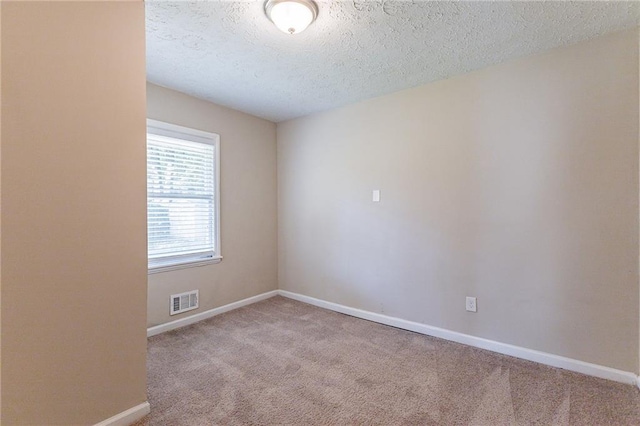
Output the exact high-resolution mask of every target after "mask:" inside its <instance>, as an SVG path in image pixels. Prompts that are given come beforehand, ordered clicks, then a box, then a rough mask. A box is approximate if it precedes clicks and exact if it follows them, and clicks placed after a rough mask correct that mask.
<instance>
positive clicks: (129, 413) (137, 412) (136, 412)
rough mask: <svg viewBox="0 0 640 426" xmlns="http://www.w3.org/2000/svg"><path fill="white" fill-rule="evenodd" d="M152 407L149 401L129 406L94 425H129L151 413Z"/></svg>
mask: <svg viewBox="0 0 640 426" xmlns="http://www.w3.org/2000/svg"><path fill="white" fill-rule="evenodd" d="M150 412H151V407H150V406H149V403H148V402H147V401H145V402H143V403H142V404H140V405H136V406H135V407H132V408H129V409H128V410H126V411H123V412H122V413H119V414H116V415H115V416H113V417H109V418H108V419H107V420H103V421H101V422H100V423H96V424H95V425H94V426H129V425H130V424H133V423H135V422H137V421H138V420H140V419H141V418H143V417H144V416H146V415H147V414H149V413H150Z"/></svg>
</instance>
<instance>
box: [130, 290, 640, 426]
mask: <svg viewBox="0 0 640 426" xmlns="http://www.w3.org/2000/svg"><path fill="white" fill-rule="evenodd" d="M148 376H149V378H148V388H149V390H148V393H149V402H150V403H151V414H150V415H148V416H147V417H145V418H144V419H142V420H141V421H139V422H138V423H136V425H137V426H147V425H163V426H165V425H166V426H169V425H189V426H191V425H194V426H195V425H214V424H216V425H240V424H246V425H354V424H358V425H361V424H367V425H374V424H379V425H492V426H493V425H533V424H535V425H640V391H638V389H637V388H636V387H634V386H630V385H623V384H619V383H615V382H610V381H606V380H600V379H595V378H591V377H588V376H583V375H580V374H576V373H571V372H567V371H564V370H560V369H555V368H551V367H546V366H543V365H539V364H536V363H532V362H528V361H522V360H519V359H516V358H511V357H507V356H503V355H498V354H494V353H491V352H487V351H483V350H480V349H475V348H471V347H468V346H464V345H460V344H456V343H451V342H447V341H444V340H440V339H435V338H431V337H427V336H423V335H420V334H415V333H412V332H408V331H403V330H399V329H396V328H392V327H387V326H383V325H380V324H376V323H373V322H368V321H364V320H360V319H357V318H353V317H349V316H346V315H341V314H338V313H335V312H331V311H327V310H324V309H320V308H316V307H313V306H310V305H307V304H304V303H300V302H296V301H292V300H289V299H285V298H282V297H274V298H272V299H269V300H266V301H264V302H260V303H257V304H254V305H251V306H248V307H245V308H242V309H239V310H236V311H232V312H229V313H226V314H223V315H220V316H217V317H214V318H211V319H209V320H207V321H203V322H200V323H198V324H194V325H192V326H189V327H186V328H182V329H179V330H175V331H172V332H168V333H164V334H161V335H159V336H156V337H152V338H150V339H149V349H148Z"/></svg>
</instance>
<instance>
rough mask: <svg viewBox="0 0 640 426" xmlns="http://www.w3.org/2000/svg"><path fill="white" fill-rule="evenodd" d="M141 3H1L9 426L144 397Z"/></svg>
mask: <svg viewBox="0 0 640 426" xmlns="http://www.w3.org/2000/svg"><path fill="white" fill-rule="evenodd" d="M144 43H145V34H144V4H143V3H142V2H3V4H2V158H1V161H2V164H1V173H2V176H1V179H2V193H1V196H2V200H1V202H2V240H1V256H2V258H1V263H2V341H1V345H2V419H1V423H2V424H3V425H27V424H28V425H80V424H83V425H87V424H95V423H98V422H100V421H102V420H105V419H107V418H109V417H112V416H114V415H116V414H118V413H121V412H123V411H125V410H128V409H130V408H132V407H134V406H136V405H138V404H141V403H143V402H145V401H146V369H145V358H146V291H147V285H146V281H147V268H146V202H145V194H146V173H145V170H146V152H145V115H146V114H145V112H146V111H145V47H144V46H145V45H144Z"/></svg>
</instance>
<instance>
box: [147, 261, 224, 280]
mask: <svg viewBox="0 0 640 426" xmlns="http://www.w3.org/2000/svg"><path fill="white" fill-rule="evenodd" d="M221 261H222V256H215V257H212V258H210V259H206V260H196V261H192V262H182V263H175V264H169V265H161V266H154V267H153V268H149V270H148V272H147V274H148V275H151V274H159V273H161V272H169V271H176V270H178V269H186V268H197V267H199V266H207V265H212V264H214V263H220V262H221Z"/></svg>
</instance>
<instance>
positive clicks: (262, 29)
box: [146, 0, 640, 122]
mask: <svg viewBox="0 0 640 426" xmlns="http://www.w3.org/2000/svg"><path fill="white" fill-rule="evenodd" d="M317 3H318V7H319V15H318V19H317V21H316V22H314V23H313V24H312V25H311V26H309V28H308V29H307V30H306V31H305V32H303V33H301V34H297V35H294V36H290V35H288V34H284V33H282V32H281V31H279V30H278V29H277V28H276V27H275V26H274V25H273V24H272V23H271V22H270V21H269V20H268V18H267V17H266V15H265V14H264V3H263V2H262V1H234V2H229V1H201V2H184V1H177V2H167V1H157V0H156V1H154V0H151V1H149V0H147V2H146V16H147V18H146V20H147V30H146V31H147V77H148V79H149V81H151V82H152V83H155V84H159V85H161V86H165V87H169V88H172V89H176V90H179V91H181V92H184V93H187V94H189V95H192V96H195V97H199V98H202V99H206V100H209V101H211V102H214V103H217V104H221V105H224V106H228V107H231V108H234V109H238V110H241V111H244V112H247V113H250V114H253V115H256V116H259V117H263V118H266V119H268V120H271V121H275V122H279V121H284V120H288V119H291V118H295V117H300V116H304V115H307V114H311V113H314V112H319V111H324V110H329V109H332V108H336V107H340V106H343V105H346V104H350V103H353V102H357V101H360V100H364V99H368V98H372V97H375V96H380V95H384V94H387V93H391V92H395V91H398V90H401V89H405V88H409V87H414V86H418V85H422V84H425V83H429V82H432V81H436V80H441V79H446V78H448V77H451V76H454V75H458V74H462V73H465V72H468V71H472V70H476V69H480V68H484V67H487V66H489V65H493V64H497V63H500V62H504V61H507V60H509V59H513V58H517V57H521V56H525V55H530V54H535V53H538V52H542V51H544V50H547V49H550V48H554V47H558V46H563V45H568V44H572V43H576V42H579V41H582V40H586V39H589V38H593V37H596V36H599V35H603V34H606V33H610V32H614V31H620V30H624V29H630V28H633V27H635V26H637V25H638V19H639V17H640V3H638V2H528V1H527V2H524V1H518V2H422V1H387V0H377V1H362V0H355V1H318V2H317Z"/></svg>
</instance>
